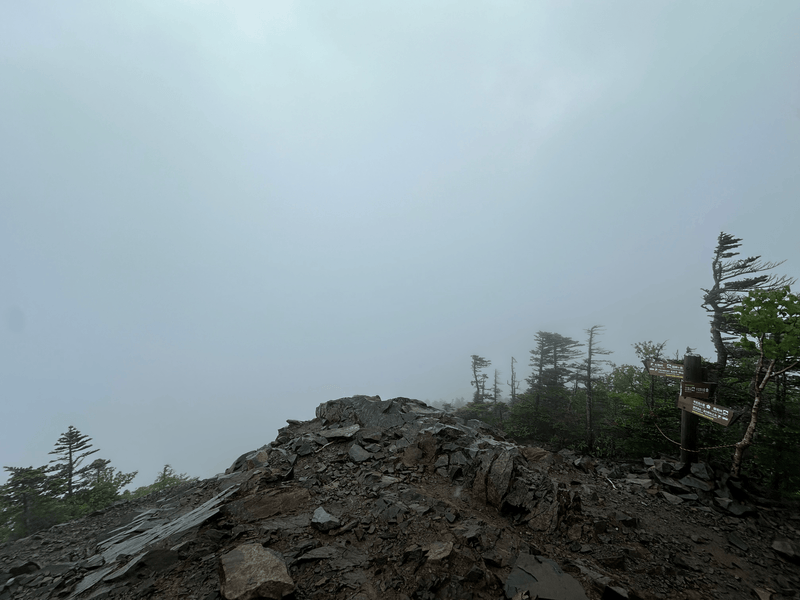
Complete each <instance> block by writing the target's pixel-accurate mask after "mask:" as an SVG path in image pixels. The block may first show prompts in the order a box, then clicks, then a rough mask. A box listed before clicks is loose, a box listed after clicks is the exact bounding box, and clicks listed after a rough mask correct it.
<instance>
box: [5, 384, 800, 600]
mask: <svg viewBox="0 0 800 600" xmlns="http://www.w3.org/2000/svg"><path fill="white" fill-rule="evenodd" d="M798 528H800V514H798V512H797V511H796V510H794V509H790V508H788V507H786V506H781V505H778V504H776V503H774V502H770V501H768V500H765V499H762V498H759V497H758V495H757V494H756V495H754V494H753V493H752V491H751V490H748V488H747V486H746V485H745V483H744V482H742V481H740V480H733V479H730V478H728V477H727V475H725V474H723V473H722V472H720V471H714V470H713V469H711V468H710V467H709V466H708V465H705V464H703V463H696V464H692V465H683V464H680V463H676V462H674V461H670V460H663V459H645V461H644V463H643V464H637V465H632V464H619V463H598V462H597V461H595V460H593V459H592V458H590V457H587V456H583V457H579V456H575V455H574V454H572V453H570V452H567V451H562V452H559V453H551V452H548V451H546V450H543V449H541V448H535V447H524V446H519V445H517V444H515V443H512V442H511V441H509V440H507V439H506V438H504V436H503V435H502V434H501V433H500V432H499V431H497V430H494V429H492V428H490V427H489V426H487V425H485V424H484V423H482V422H479V421H464V420H463V419H459V418H457V417H455V416H452V415H449V414H446V413H443V412H441V411H439V410H436V409H434V408H431V407H429V406H427V405H426V404H424V403H422V402H420V401H417V400H410V399H407V398H394V399H392V400H386V401H382V400H381V399H380V398H378V397H377V396H375V397H367V396H354V397H351V398H342V399H339V400H332V401H330V402H326V403H324V404H322V405H320V406H319V407H318V408H317V411H316V418H315V419H313V420H311V421H305V422H300V421H290V422H289V425H288V426H287V427H285V428H283V429H281V430H280V431H279V435H278V437H277V439H276V440H275V441H273V442H271V443H270V444H268V445H266V446H263V447H262V448H259V449H257V450H254V451H252V452H248V453H247V454H244V455H242V456H240V457H239V458H237V459H236V460H235V461H234V463H233V465H232V466H231V467H230V468H229V469H228V470H227V471H226V473H224V474H220V475H218V476H216V477H214V478H211V479H207V480H205V481H198V482H192V483H188V484H184V485H180V486H177V487H174V488H170V489H168V490H165V491H163V492H161V493H157V494H153V495H151V496H147V497H144V498H141V499H138V500H136V501H130V502H119V503H117V504H115V505H113V506H111V507H109V508H108V509H105V510H103V511H98V512H97V513H94V514H91V515H89V516H87V517H84V518H83V519H80V520H77V521H73V522H70V523H65V524H62V525H58V526H56V527H53V528H51V529H49V530H47V531H44V532H40V533H37V534H35V535H33V536H30V537H28V538H24V539H21V540H18V541H15V542H11V543H6V544H3V545H1V546H0V600H6V599H11V598H14V599H46V598H60V599H69V600H72V599H75V600H78V599H89V598H93V599H96V600H101V599H106V598H114V599H134V598H165V599H171V598H192V599H198V600H217V599H220V598H225V599H227V600H249V599H254V598H276V599H277V598H283V597H294V598H298V599H303V598H326V599H331V598H332V599H341V600H375V599H378V598H380V599H381V600H393V599H398V600H400V599H403V600H405V599H409V598H414V599H421V600H432V599H434V598H442V599H445V598H455V599H464V600H467V599H483V598H491V599H500V598H508V599H513V600H523V599H526V598H529V599H535V598H541V599H551V600H580V599H584V598H590V599H593V600H594V599H599V598H602V599H615V598H640V599H642V600H650V599H655V598H658V599H665V598H670V599H672V598H682V599H709V600H710V599H714V600H720V599H729V598H730V599H738V598H758V599H760V600H780V599H781V598H796V597H798V590H800V566H798V564H800V545H799V544H798Z"/></svg>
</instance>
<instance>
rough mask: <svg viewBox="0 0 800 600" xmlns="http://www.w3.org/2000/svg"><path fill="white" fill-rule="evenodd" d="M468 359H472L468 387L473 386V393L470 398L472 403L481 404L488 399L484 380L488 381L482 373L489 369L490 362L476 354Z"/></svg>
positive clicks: (487, 377)
mask: <svg viewBox="0 0 800 600" xmlns="http://www.w3.org/2000/svg"><path fill="white" fill-rule="evenodd" d="M470 358H471V359H472V381H471V382H470V385H473V386H475V393H474V394H473V396H472V397H473V401H474V402H475V403H476V404H482V403H483V401H484V400H485V399H486V398H488V397H489V396H488V395H487V393H486V380H487V379H489V376H488V375H487V374H486V373H482V371H483V369H485V368H487V367H490V366H491V364H492V361H490V360H488V359H486V358H483V357H482V356H478V355H477V354H473V355H472V356H471V357H470Z"/></svg>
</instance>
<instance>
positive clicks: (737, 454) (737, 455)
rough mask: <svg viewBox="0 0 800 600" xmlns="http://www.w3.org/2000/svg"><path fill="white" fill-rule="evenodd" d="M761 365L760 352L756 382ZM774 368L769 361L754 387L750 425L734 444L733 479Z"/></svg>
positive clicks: (752, 431) (762, 360)
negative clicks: (762, 375)
mask: <svg viewBox="0 0 800 600" xmlns="http://www.w3.org/2000/svg"><path fill="white" fill-rule="evenodd" d="M763 365H764V353H763V351H762V353H761V356H760V357H759V358H758V364H757V365H756V375H755V378H756V381H758V378H759V376H760V375H761V369H762V367H763ZM774 367H775V361H774V360H771V361H770V362H769V365H767V371H766V373H764V377H763V378H762V379H761V381H759V382H758V384H757V385H756V386H755V399H754V400H753V408H752V409H751V410H750V423H749V425H748V426H747V429H746V430H745V432H744V436H743V437H742V439H741V441H740V442H738V443H737V444H736V450H734V452H733V464H732V465H731V475H732V476H733V477H738V476H739V472H740V471H741V469H742V455H743V454H744V451H745V450H747V448H749V447H750V446H751V445H752V444H753V437H754V436H755V433H756V424H757V423H758V409H759V407H760V406H761V395H762V394H763V393H764V388H765V387H766V386H767V382H768V381H769V379H770V377H772V370H773V368H774Z"/></svg>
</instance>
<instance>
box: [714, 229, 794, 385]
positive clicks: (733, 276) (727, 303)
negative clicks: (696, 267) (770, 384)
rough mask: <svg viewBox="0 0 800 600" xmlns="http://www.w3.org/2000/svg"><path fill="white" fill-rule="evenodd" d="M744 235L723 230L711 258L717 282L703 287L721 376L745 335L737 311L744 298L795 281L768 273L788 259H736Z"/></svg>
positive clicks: (758, 257) (755, 257) (752, 257)
mask: <svg viewBox="0 0 800 600" xmlns="http://www.w3.org/2000/svg"><path fill="white" fill-rule="evenodd" d="M741 241H742V240H741V238H737V237H733V236H732V235H730V234H729V233H725V232H722V233H720V234H719V237H718V238H717V247H716V249H715V250H714V257H713V259H712V261H711V272H712V276H713V278H714V284H713V285H712V286H711V287H710V288H709V289H703V290H702V291H703V292H705V294H704V296H703V304H702V306H703V308H705V309H706V311H707V312H709V313H710V315H711V341H712V342H713V343H714V349H715V350H716V353H717V366H718V369H719V376H720V377H724V375H725V369H726V367H727V364H728V357H729V356H730V355H731V353H732V352H734V351H735V349H734V346H733V342H734V341H735V340H737V339H738V338H739V336H741V334H742V330H741V328H740V326H739V321H738V319H737V318H736V315H735V314H734V313H735V311H736V309H737V307H739V306H741V303H742V299H743V298H744V297H745V296H746V295H747V293H748V292H750V291H752V290H774V289H779V288H782V287H783V286H786V285H791V284H793V283H794V281H795V280H794V279H792V278H789V277H785V276H779V275H776V274H774V273H772V274H770V273H766V271H771V270H772V269H774V268H775V267H777V266H779V265H782V264H783V263H784V262H785V261H780V262H767V261H762V260H761V256H750V257H747V258H735V257H737V256H738V255H739V252H738V251H737V250H736V248H739V247H740V246H741V245H742V244H741Z"/></svg>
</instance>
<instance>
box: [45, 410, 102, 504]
mask: <svg viewBox="0 0 800 600" xmlns="http://www.w3.org/2000/svg"><path fill="white" fill-rule="evenodd" d="M91 441H92V438H90V437H89V436H88V435H84V434H82V433H81V432H80V431H78V430H77V429H75V427H73V426H72V425H70V426H69V428H68V429H67V431H66V432H64V433H62V434H61V437H60V438H58V441H57V442H56V447H55V449H54V450H52V451H51V452H49V454H55V455H56V456H58V458H55V459H53V460H51V461H50V463H51V464H52V463H55V465H54V466H53V467H52V471H53V472H54V473H56V477H59V478H60V479H62V480H63V481H64V485H65V489H66V494H67V498H69V499H72V496H73V494H74V493H75V492H76V491H77V490H78V489H80V488H81V487H83V485H85V482H84V481H82V479H83V477H84V475H85V474H86V471H85V470H81V469H80V466H81V463H83V460H84V459H85V458H86V457H87V456H90V455H92V454H94V453H95V452H99V451H100V449H99V448H95V449H94V450H90V448H91V447H92V445H91V444H90V443H89V442H91Z"/></svg>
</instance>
